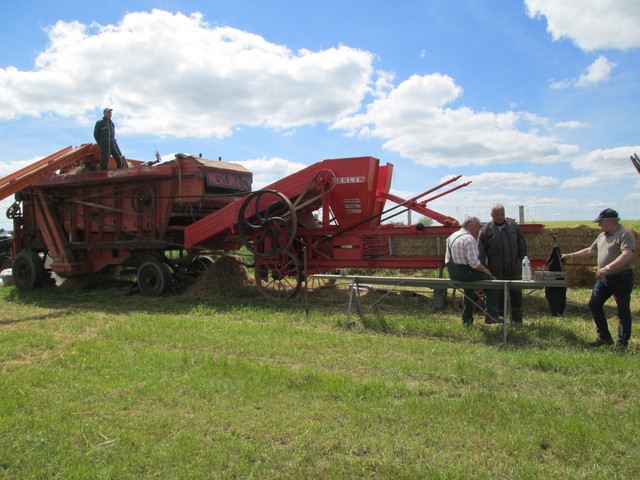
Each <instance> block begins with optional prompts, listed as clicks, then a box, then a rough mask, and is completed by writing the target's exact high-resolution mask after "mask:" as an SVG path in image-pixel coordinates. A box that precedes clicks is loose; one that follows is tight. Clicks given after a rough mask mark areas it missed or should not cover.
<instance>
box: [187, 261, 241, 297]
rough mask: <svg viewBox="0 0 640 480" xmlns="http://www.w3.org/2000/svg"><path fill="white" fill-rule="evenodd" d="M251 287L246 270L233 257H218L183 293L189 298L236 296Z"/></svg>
mask: <svg viewBox="0 0 640 480" xmlns="http://www.w3.org/2000/svg"><path fill="white" fill-rule="evenodd" d="M251 286H252V281H251V280H250V279H249V275H248V273H247V269H246V268H245V267H244V265H242V264H241V263H240V262H238V261H237V260H235V259H234V258H233V257H220V258H219V259H218V260H217V261H216V262H215V263H214V264H213V265H212V266H211V267H209V268H207V270H205V271H204V273H203V274H202V275H200V277H199V278H198V279H197V280H196V282H195V283H194V284H193V285H191V287H189V289H188V290H187V291H186V292H185V296H187V297H190V298H203V299H206V298H212V297H224V296H229V295H236V294H238V293H239V292H241V291H242V290H244V289H246V288H247V287H251Z"/></svg>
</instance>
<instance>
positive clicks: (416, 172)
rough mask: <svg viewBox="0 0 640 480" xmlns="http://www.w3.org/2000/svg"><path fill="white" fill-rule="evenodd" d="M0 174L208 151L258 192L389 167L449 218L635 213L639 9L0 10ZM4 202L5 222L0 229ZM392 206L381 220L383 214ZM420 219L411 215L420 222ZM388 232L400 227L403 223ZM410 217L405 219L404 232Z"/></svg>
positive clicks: (576, 4)
mask: <svg viewBox="0 0 640 480" xmlns="http://www.w3.org/2000/svg"><path fill="white" fill-rule="evenodd" d="M0 10H1V11H2V15H1V16H0V27H1V28H0V177H4V176H6V175H9V174H11V173H13V172H15V171H17V170H19V169H20V168H23V167H24V166H26V165H28V164H30V163H32V162H34V161H37V160H38V159H40V158H43V157H45V156H48V155H50V154H52V153H54V152H57V151H59V150H61V149H63V148H65V147H67V146H69V145H81V144H84V143H91V142H93V137H92V132H93V126H94V124H95V122H96V120H98V119H99V118H100V117H101V116H102V109H103V108H105V107H111V108H113V110H114V111H113V120H114V122H115V125H116V136H117V139H118V144H119V146H120V148H121V150H122V151H123V153H124V155H125V156H126V157H127V158H132V159H136V160H144V161H146V160H153V159H154V158H155V154H154V152H155V150H156V149H157V150H158V151H159V153H160V154H161V155H162V157H163V159H167V160H168V159H171V158H173V154H175V153H187V154H193V155H199V154H202V156H203V157H205V158H212V159H217V158H222V159H223V160H225V161H229V162H236V163H240V164H242V165H244V166H246V167H247V168H249V169H250V170H251V171H252V172H253V174H254V189H259V188H261V187H263V186H265V185H268V184H269V183H271V182H273V181H275V180H278V179H280V178H282V177H284V176H286V175H289V174H291V173H294V172H296V171H298V170H300V169H302V168H304V167H305V166H307V165H311V164H313V163H316V162H319V161H322V160H324V159H327V158H346V157H359V156H373V157H376V158H379V159H380V160H381V164H385V163H391V164H393V165H394V175H393V180H392V185H391V190H392V193H394V194H395V195H398V196H400V197H402V198H409V197H412V196H414V195H417V194H419V193H422V192H424V191H426V190H428V189H430V188H432V187H434V186H436V185H438V184H440V183H441V182H443V181H445V180H447V179H449V178H451V177H452V176H455V175H462V178H461V179H460V180H459V181H458V182H457V183H456V185H457V184H460V183H462V182H468V181H471V182H472V183H471V184H470V185H469V186H467V187H465V188H462V189H460V190H458V191H456V192H455V193H451V194H449V195H445V196H443V197H441V198H439V199H437V200H434V201H433V202H429V203H428V204H427V207H429V208H430V209H432V210H435V211H437V212H440V213H442V214H444V215H447V216H452V217H454V218H457V219H458V220H459V221H461V220H462V219H464V217H465V216H467V215H475V216H478V217H480V219H481V220H483V221H486V220H489V218H490V217H489V213H490V210H491V206H492V205H494V204H495V203H501V204H504V206H505V208H506V213H507V216H510V217H513V218H516V219H518V218H519V207H520V206H523V207H524V216H525V221H527V222H544V221H550V220H592V219H593V218H595V217H596V216H597V213H598V212H599V211H600V210H602V209H604V208H606V207H612V208H615V209H617V210H618V211H619V213H620V216H621V218H623V219H640V175H638V172H637V171H636V170H635V168H634V167H633V165H632V163H631V161H630V160H629V156H630V155H632V154H634V153H636V152H637V153H638V154H640V136H639V133H640V132H639V129H638V127H639V123H640V122H639V120H640V101H639V100H640V82H639V81H638V79H640V2H638V1H637V0H563V1H562V2H558V1H554V0H490V1H486V0H454V1H452V0H394V1H393V2H392V1H387V0H350V1H344V0H340V1H335V0H323V1H316V0H307V1H300V0H271V1H269V2H265V1H257V0H253V1H251V0H206V1H205V0H192V1H178V0H155V1H153V2H151V1H147V0H127V1H120V0H102V1H100V2H94V1H92V0H82V1H77V0H65V1H50V0H0ZM12 202H13V199H12V198H9V199H5V200H3V201H1V202H0V228H5V229H7V230H11V228H12V226H11V223H10V221H9V220H8V219H6V217H5V215H4V211H5V210H6V208H7V207H9V205H11V203H12ZM388 206H393V204H390V205H388ZM416 216H417V214H414V217H413V218H412V221H413V222H415V221H417V220H418V218H416ZM394 220H403V218H401V217H396V218H395V219H394ZM407 220H408V219H407Z"/></svg>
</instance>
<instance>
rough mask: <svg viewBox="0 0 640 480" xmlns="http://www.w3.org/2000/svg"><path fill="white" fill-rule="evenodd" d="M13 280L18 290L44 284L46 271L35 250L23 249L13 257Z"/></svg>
mask: <svg viewBox="0 0 640 480" xmlns="http://www.w3.org/2000/svg"><path fill="white" fill-rule="evenodd" d="M12 272H13V282H14V283H15V285H16V287H18V288H19V289H20V290H31V289H32V288H38V287H41V286H42V285H44V283H45V281H46V280H47V272H46V271H45V269H44V262H43V261H42V259H41V258H40V255H38V254H37V253H36V252H30V251H23V252H20V253H19V254H17V255H16V258H14V259H13V270H12Z"/></svg>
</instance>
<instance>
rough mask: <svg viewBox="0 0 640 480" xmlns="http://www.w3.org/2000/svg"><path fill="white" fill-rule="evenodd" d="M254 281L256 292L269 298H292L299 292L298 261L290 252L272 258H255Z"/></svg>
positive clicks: (299, 274) (299, 271)
mask: <svg viewBox="0 0 640 480" xmlns="http://www.w3.org/2000/svg"><path fill="white" fill-rule="evenodd" d="M255 269H256V273H255V280H256V285H257V286H258V290H259V291H260V293H261V294H262V295H264V296H265V297H269V298H292V297H295V295H296V294H297V293H298V290H300V285H301V283H302V269H301V268H300V261H299V260H298V258H297V257H296V256H295V255H294V254H293V253H291V252H290V251H286V252H282V253H280V254H278V255H274V256H273V257H256V267H255Z"/></svg>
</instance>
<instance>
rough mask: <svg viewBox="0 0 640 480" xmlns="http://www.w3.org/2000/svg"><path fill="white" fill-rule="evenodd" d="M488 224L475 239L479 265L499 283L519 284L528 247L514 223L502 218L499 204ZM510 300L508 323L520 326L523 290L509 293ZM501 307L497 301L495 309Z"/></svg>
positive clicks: (492, 211)
mask: <svg viewBox="0 0 640 480" xmlns="http://www.w3.org/2000/svg"><path fill="white" fill-rule="evenodd" d="M491 220H492V221H491V222H489V223H487V224H485V225H484V226H483V227H482V230H480V234H479V235H478V252H479V256H480V261H481V262H482V264H483V265H486V266H487V267H488V268H489V270H491V273H492V274H493V275H494V276H495V277H496V278H497V279H498V280H520V277H521V275H522V259H523V258H524V256H525V255H526V254H527V245H526V243H525V241H524V237H523V236H522V232H521V231H520V227H519V226H518V224H517V223H516V222H514V221H513V220H511V219H508V218H505V215H504V206H502V205H500V204H496V205H494V206H493V208H492V209H491ZM500 295H502V293H500ZM509 297H510V299H511V314H512V317H511V321H512V322H513V323H522V290H511V291H510V292H509ZM503 304H504V301H503V300H498V305H503ZM503 313H506V312H503Z"/></svg>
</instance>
